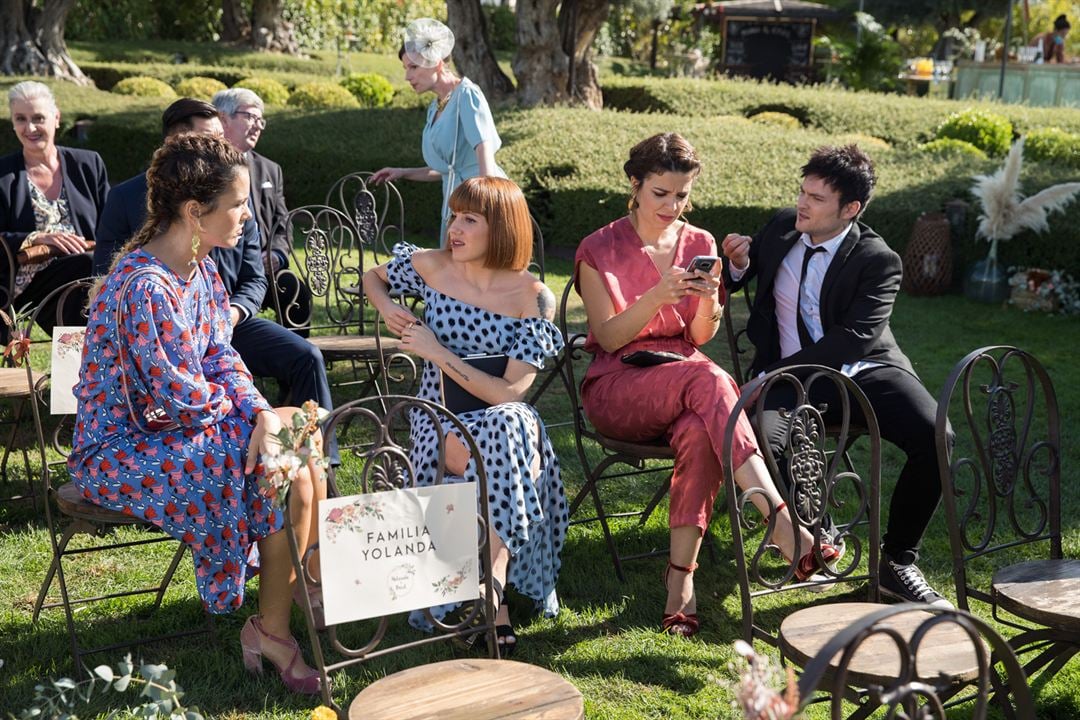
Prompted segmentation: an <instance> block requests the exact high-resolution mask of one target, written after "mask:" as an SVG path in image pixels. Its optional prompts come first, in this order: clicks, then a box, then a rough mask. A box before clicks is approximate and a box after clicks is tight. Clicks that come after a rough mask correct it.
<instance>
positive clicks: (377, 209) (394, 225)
mask: <svg viewBox="0 0 1080 720" xmlns="http://www.w3.org/2000/svg"><path fill="white" fill-rule="evenodd" d="M372 175H373V173H371V172H364V171H361V172H353V173H349V174H348V175H344V176H342V177H340V178H338V179H337V180H336V181H335V182H334V184H333V185H331V186H330V190H328V191H327V193H326V204H327V205H329V206H330V207H333V208H335V209H337V210H340V211H341V212H343V213H344V214H345V215H346V216H348V217H349V219H350V220H352V223H353V226H354V227H355V228H356V233H357V238H358V240H359V242H360V245H361V246H362V247H363V248H364V249H365V250H368V251H370V252H372V253H373V254H374V256H375V263H376V264H378V263H381V262H383V259H384V258H386V257H388V256H389V254H390V249H391V248H393V247H394V245H395V244H397V243H399V242H402V241H403V240H405V203H404V202H403V201H402V199H401V192H400V191H399V190H398V189H397V186H395V185H394V183H392V182H389V181H387V182H383V183H373V182H371V176H372Z"/></svg>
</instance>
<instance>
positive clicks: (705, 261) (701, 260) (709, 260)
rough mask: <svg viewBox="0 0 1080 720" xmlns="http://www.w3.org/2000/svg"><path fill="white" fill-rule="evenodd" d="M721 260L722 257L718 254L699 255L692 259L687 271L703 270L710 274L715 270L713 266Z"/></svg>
mask: <svg viewBox="0 0 1080 720" xmlns="http://www.w3.org/2000/svg"><path fill="white" fill-rule="evenodd" d="M718 262H720V258H718V257H717V256H716V255H698V256H697V257H695V258H694V259H693V260H691V261H690V266H689V267H687V268H686V271H687V272H694V271H695V270H700V271H701V272H703V273H705V274H708V273H711V272H712V270H713V266H715V265H716V263H718Z"/></svg>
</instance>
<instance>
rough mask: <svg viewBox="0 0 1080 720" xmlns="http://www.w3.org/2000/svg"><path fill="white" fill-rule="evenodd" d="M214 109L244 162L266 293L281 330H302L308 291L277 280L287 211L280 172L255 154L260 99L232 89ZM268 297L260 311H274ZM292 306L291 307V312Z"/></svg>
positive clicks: (286, 243)
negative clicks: (278, 314) (259, 239)
mask: <svg viewBox="0 0 1080 720" xmlns="http://www.w3.org/2000/svg"><path fill="white" fill-rule="evenodd" d="M213 104H214V107H215V108H217V111H218V115H219V116H220V117H221V126H222V128H223V129H224V131H225V139H226V140H228V141H229V144H230V145H232V146H233V147H234V148H236V149H237V150H239V151H240V152H242V153H243V154H244V157H245V158H247V161H248V170H249V171H250V173H251V201H252V204H253V205H254V207H255V222H256V223H257V224H258V226H259V233H260V235H261V236H262V237H263V239H264V243H263V265H264V266H265V268H266V274H267V277H269V278H271V285H270V292H276V293H277V296H278V303H277V307H278V308H280V309H281V311H282V316H281V317H280V318H279V320H280V321H281V323H282V324H283V325H285V326H286V327H296V326H298V325H306V324H308V322H310V319H311V293H310V291H308V289H307V287H305V286H304V285H303V284H302V283H300V281H299V280H297V278H296V276H295V275H293V274H292V273H285V274H283V275H278V273H279V272H280V271H281V270H284V269H287V268H288V267H289V250H290V239H289V237H288V236H287V235H286V232H285V223H284V220H285V216H286V215H288V213H289V210H288V208H287V207H286V205H285V181H284V176H283V174H282V172H281V166H280V165H278V164H277V163H276V162H274V161H273V160H270V159H269V158H266V157H263V156H262V155H260V154H259V153H257V152H255V146H256V145H257V144H258V142H259V138H260V137H262V131H263V130H265V129H266V118H265V117H263V108H264V105H263V101H262V98H260V97H259V96H258V95H257V94H256V93H254V92H253V91H251V90H248V89H247V88H232V89H230V90H222V91H220V92H218V93H217V94H215V95H214V99H213ZM275 278H276V280H275ZM270 292H268V293H267V294H266V299H265V300H264V302H263V308H272V307H274V298H273V296H272V295H271V294H270ZM294 298H295V299H294ZM291 303H295V305H292V306H290V304H291ZM286 308H288V311H287V312H285V310H286ZM299 333H300V334H301V335H303V336H304V337H307V334H308V333H307V331H306V330H301V331H299Z"/></svg>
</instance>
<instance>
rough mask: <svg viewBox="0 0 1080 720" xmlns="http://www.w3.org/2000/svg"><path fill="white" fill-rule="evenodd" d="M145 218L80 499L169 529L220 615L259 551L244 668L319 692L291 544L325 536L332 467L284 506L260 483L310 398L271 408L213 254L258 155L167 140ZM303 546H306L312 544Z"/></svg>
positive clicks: (101, 361) (99, 336)
mask: <svg viewBox="0 0 1080 720" xmlns="http://www.w3.org/2000/svg"><path fill="white" fill-rule="evenodd" d="M147 186H148V190H147V205H148V207H147V218H146V221H145V222H144V223H143V225H142V226H141V227H140V228H139V229H138V231H137V232H136V233H135V235H134V236H133V237H132V238H131V240H130V241H128V242H127V243H126V244H125V245H124V247H123V248H122V249H121V250H120V251H119V253H118V254H117V258H116V260H115V262H114V263H113V266H112V268H111V270H110V271H109V272H108V273H107V275H106V277H105V278H104V279H103V280H102V281H101V282H100V283H99V284H98V286H97V288H96V289H95V290H96V291H94V292H92V298H93V299H92V300H91V301H90V306H89V323H88V325H87V332H86V346H85V348H84V351H83V356H82V367H81V370H80V373H79V382H78V384H77V385H76V386H75V397H76V399H77V400H78V410H77V413H76V419H75V433H74V439H73V443H72V450H71V454H70V455H69V457H68V468H69V470H70V472H71V477H72V482H74V483H75V485H76V487H78V488H79V489H81V490H82V492H83V497H84V498H85V499H86V500H87V501H89V502H92V503H94V504H96V505H100V506H102V507H106V508H109V509H111V510H114V511H116V512H121V513H124V514H127V515H131V516H134V517H139V518H142V519H144V520H146V521H147V522H149V523H152V524H153V525H156V526H157V527H159V528H161V529H162V530H164V531H165V532H167V533H169V534H170V535H172V536H173V537H175V538H176V539H178V540H180V541H181V542H183V543H185V544H187V545H188V546H190V547H191V550H192V556H193V558H194V561H195V583H196V586H197V588H198V591H199V595H200V597H201V598H202V601H203V605H204V607H205V608H206V610H207V611H209V612H211V613H230V612H233V611H235V610H237V609H239V608H240V606H241V604H242V603H243V600H244V593H245V583H246V581H247V579H248V578H249V577H250V571H249V563H250V562H253V555H252V551H253V550H254V547H255V546H256V545H257V546H258V562H259V569H260V578H259V613H258V614H257V615H252V616H251V617H249V618H248V620H247V623H246V624H245V625H244V628H243V630H241V632H240V645H241V649H242V651H243V658H244V665H245V666H246V667H247V668H248V669H249V670H251V671H252V672H256V671H259V670H260V669H261V667H262V660H263V659H265V660H269V661H270V662H271V663H272V664H273V665H274V666H275V667H276V668H277V669H278V673H279V675H280V677H281V681H282V682H283V683H284V684H285V686H286V687H288V688H289V689H290V690H292V691H293V692H299V693H305V694H315V693H318V692H319V690H320V685H321V683H320V680H319V674H318V673H317V672H316V671H315V670H313V669H312V668H310V667H308V665H307V664H306V663H305V662H304V659H303V657H302V656H301V653H300V647H299V645H298V644H297V642H296V640H295V639H294V638H293V637H292V634H291V632H290V630H289V613H290V608H291V596H292V593H293V587H294V583H295V573H294V572H293V566H292V560H291V556H290V551H289V545H288V538H287V537H286V536H285V534H284V533H282V532H280V531H281V529H282V527H283V526H284V520H285V518H284V515H283V513H284V512H288V513H289V514H290V520H291V522H292V527H293V531H294V532H295V533H296V541H297V543H298V546H299V547H300V548H302V549H306V548H308V547H310V546H312V545H313V544H314V542H315V540H316V538H317V533H316V532H315V528H316V523H317V510H318V501H319V500H320V499H322V498H325V497H326V480H325V476H324V473H323V472H322V470H321V469H320V468H318V467H317V465H316V463H315V460H314V458H311V459H309V461H308V462H307V463H306V464H303V465H301V466H300V467H299V468H298V469H297V472H296V474H295V477H294V479H293V482H292V487H291V490H290V492H289V496H288V506H287V509H283V508H278V507H277V506H276V505H275V504H274V502H273V500H272V497H271V495H269V494H268V493H267V491H266V490H265V489H264V488H263V487H261V486H260V484H259V480H260V478H262V477H263V476H264V475H265V469H264V463H265V462H266V461H267V459H268V458H271V457H274V456H277V455H279V454H280V453H281V441H280V440H279V438H278V437H277V435H276V433H277V432H278V431H280V430H281V428H282V426H283V423H291V422H292V418H293V416H294V414H295V412H297V410H298V408H281V409H279V410H277V411H275V410H274V409H273V408H271V407H270V404H269V403H267V402H266V400H265V399H263V397H262V396H261V395H260V394H259V392H258V391H257V390H256V389H255V386H254V385H253V384H252V380H251V374H250V373H248V371H247V368H246V367H245V366H244V363H243V361H242V360H241V359H240V357H239V355H238V354H237V353H236V351H235V350H234V349H233V348H232V346H231V344H230V342H229V340H230V336H231V334H232V330H233V318H232V317H231V316H230V312H229V307H230V304H229V299H228V297H227V295H226V293H225V287H224V285H223V284H222V281H221V277H220V276H219V275H218V273H217V270H216V263H215V262H214V261H213V259H212V252H213V251H214V250H226V251H229V250H232V249H234V248H235V247H236V246H237V244H238V243H239V242H240V239H241V237H242V236H243V225H244V222H245V221H246V220H247V219H248V218H250V217H251V211H250V210H249V207H248V192H249V190H248V170H247V163H246V162H245V161H244V158H243V157H241V155H240V153H238V152H236V151H235V150H234V149H233V148H232V147H231V146H230V145H229V144H228V143H227V142H225V141H224V140H222V139H221V138H219V137H215V136H214V135H211V134H207V133H190V132H189V133H180V134H174V135H172V136H171V137H169V138H168V139H167V140H166V141H165V144H164V145H163V146H162V147H161V148H160V149H159V150H158V151H157V152H156V153H154V159H153V161H152V162H151V164H150V169H149V170H148V171H147ZM302 551H303V550H302Z"/></svg>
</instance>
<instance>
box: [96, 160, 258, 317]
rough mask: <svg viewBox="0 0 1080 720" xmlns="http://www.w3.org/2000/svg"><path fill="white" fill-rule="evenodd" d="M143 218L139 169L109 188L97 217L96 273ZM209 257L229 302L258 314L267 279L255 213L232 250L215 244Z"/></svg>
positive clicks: (143, 181)
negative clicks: (131, 175) (217, 246)
mask: <svg viewBox="0 0 1080 720" xmlns="http://www.w3.org/2000/svg"><path fill="white" fill-rule="evenodd" d="M145 220H146V173H141V174H139V175H136V176H135V177H133V178H130V179H128V180H125V181H124V182H122V183H120V184H119V185H117V186H115V187H114V188H113V189H112V190H111V191H110V192H109V199H108V200H106V202H105V208H104V210H102V211H101V219H100V220H99V221H98V229H97V245H96V246H95V247H94V274H95V275H101V274H102V273H105V272H108V270H109V266H110V265H111V264H112V259H113V254H114V253H116V252H117V251H118V250H120V248H122V247H123V246H124V244H125V243H126V242H127V241H128V240H129V239H131V236H132V235H134V234H135V232H136V231H137V230H138V229H139V228H140V227H142V224H143V222H145ZM210 257H212V258H213V259H214V262H215V263H217V269H218V275H220V276H221V282H222V284H223V285H224V286H225V292H227V293H228V294H229V302H230V303H232V304H233V305H238V306H240V307H242V308H244V310H245V311H246V312H247V316H248V317H251V316H253V315H255V314H257V313H258V312H259V308H260V307H262V301H263V297H264V296H265V295H266V287H267V280H266V272H265V271H264V270H263V264H262V241H261V240H260V239H259V228H258V226H257V225H256V224H255V219H254V217H252V218H248V221H247V222H245V223H244V236H243V237H242V238H241V239H240V244H239V245H237V246H236V247H235V248H233V249H231V250H229V249H224V248H214V249H213V250H211V251H210Z"/></svg>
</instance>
